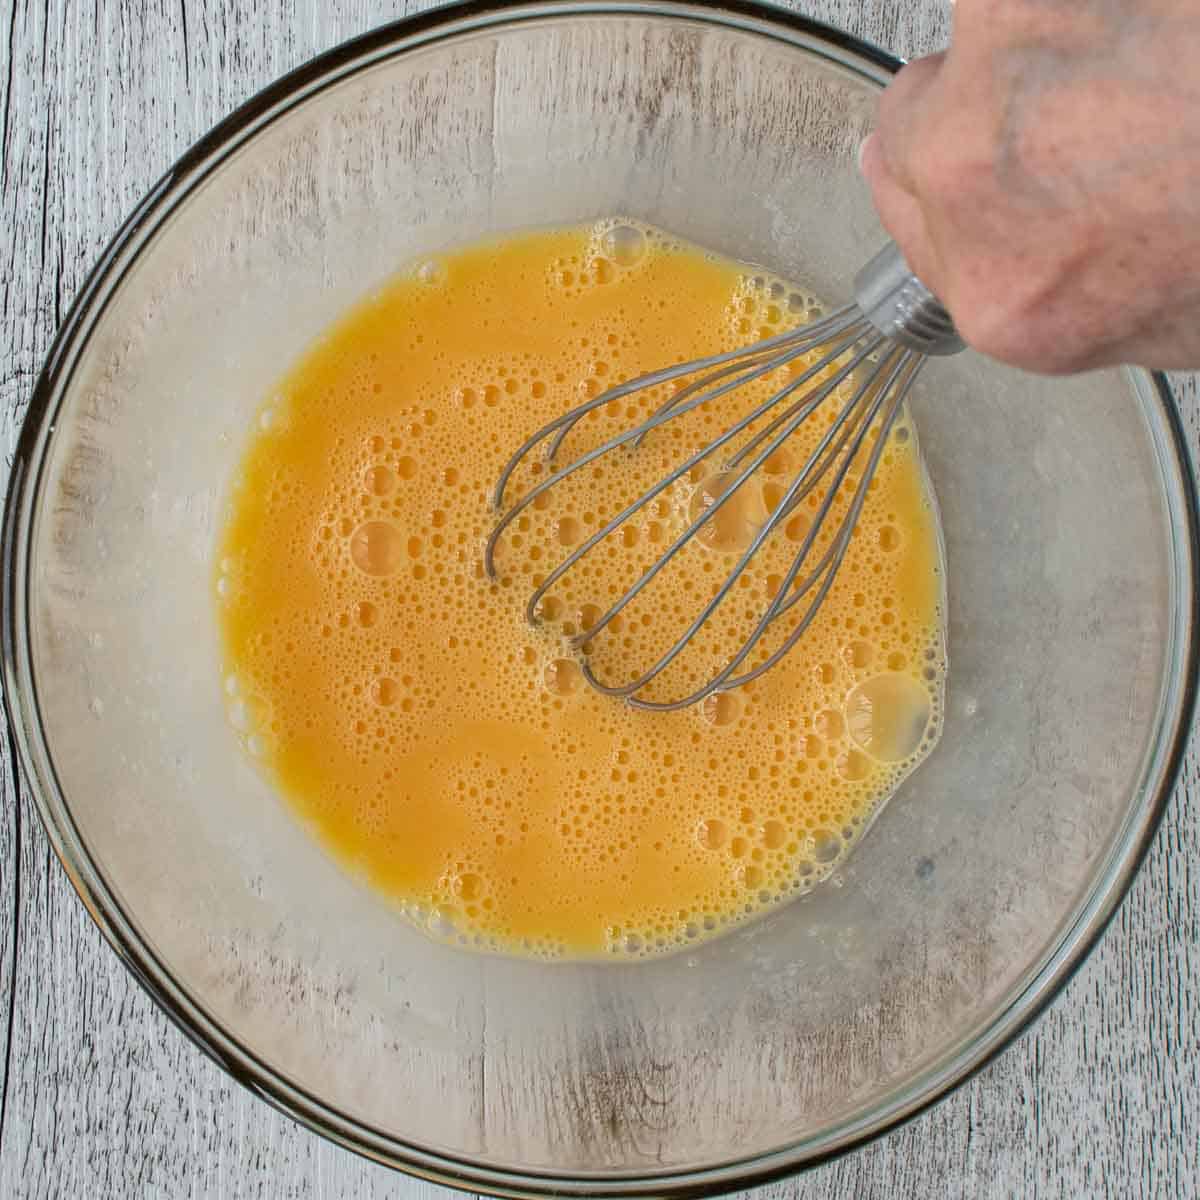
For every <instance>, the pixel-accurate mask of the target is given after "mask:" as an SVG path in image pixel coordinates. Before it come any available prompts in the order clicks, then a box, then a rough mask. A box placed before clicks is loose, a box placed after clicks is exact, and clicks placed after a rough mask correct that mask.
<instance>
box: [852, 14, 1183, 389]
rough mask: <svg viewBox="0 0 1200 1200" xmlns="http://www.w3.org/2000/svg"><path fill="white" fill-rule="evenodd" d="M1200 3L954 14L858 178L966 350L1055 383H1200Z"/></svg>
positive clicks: (889, 108)
mask: <svg viewBox="0 0 1200 1200" xmlns="http://www.w3.org/2000/svg"><path fill="white" fill-rule="evenodd" d="M1197 61H1200V0H960V2H959V4H958V5H957V8H956V11H955V16H954V31H953V38H952V44H951V47H950V49H949V50H947V51H945V52H944V53H942V54H936V55H933V56H931V57H929V58H925V59H920V60H918V61H916V62H913V63H911V64H910V65H908V66H906V67H905V68H904V69H903V70H902V71H901V72H900V73H899V74H898V75H897V76H896V79H895V81H894V82H893V83H892V85H891V86H890V87H889V88H888V89H887V91H886V92H885V93H884V95H883V97H882V100H881V103H880V107H879V114H878V120H877V123H876V128H875V131H874V133H872V134H871V136H870V137H869V138H868V139H867V141H866V142H865V143H864V145H863V148H862V157H861V162H862V170H863V174H864V175H865V177H866V179H867V182H868V184H869V185H870V187H871V190H872V194H873V197H874V200H875V205H876V207H877V209H878V211H879V215H880V218H881V220H882V221H883V224H884V227H885V228H886V229H887V231H888V232H889V233H890V234H891V236H892V237H893V238H894V239H895V240H896V242H897V243H898V244H899V246H900V248H901V250H902V251H903V252H904V255H905V257H906V258H907V260H908V262H909V265H910V266H911V267H912V268H913V270H914V271H915V272H916V273H917V275H918V276H919V277H920V278H921V279H922V280H923V281H924V282H925V283H926V285H927V286H928V287H930V288H931V289H932V290H933V291H934V292H935V293H936V294H937V295H938V296H939V298H940V299H941V300H942V302H943V303H944V304H945V305H946V307H947V308H948V309H949V310H950V312H951V314H952V315H953V317H954V319H955V322H956V324H957V325H958V328H959V330H960V332H961V333H962V335H963V337H964V338H965V340H966V341H967V342H968V343H969V344H970V345H972V346H973V347H975V348H976V349H977V350H980V351H982V352H983V353H985V354H988V355H991V356H992V357H994V358H997V359H1000V360H1002V361H1004V362H1008V363H1011V364H1013V365H1015V366H1018V367H1022V368H1025V369H1027V370H1031V371H1039V372H1044V373H1047V374H1066V373H1069V372H1074V371H1081V370H1086V369H1088V368H1092V367H1100V366H1107V365H1112V364H1116V363H1137V364H1140V365H1143V366H1149V367H1158V368H1163V369H1172V368H1180V369H1185V368H1195V367H1198V366H1200V72H1197V71H1195V70H1194V68H1193V64H1195V63H1196V62H1197Z"/></svg>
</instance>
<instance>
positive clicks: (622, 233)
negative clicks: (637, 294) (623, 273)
mask: <svg viewBox="0 0 1200 1200" xmlns="http://www.w3.org/2000/svg"><path fill="white" fill-rule="evenodd" d="M604 243H605V249H606V250H607V251H608V253H609V255H610V256H611V258H612V260H613V262H615V263H616V264H617V266H619V267H626V268H628V267H636V266H637V264H638V263H640V262H641V261H642V259H643V258H644V257H645V255H646V235H645V234H644V233H643V232H642V231H641V230H640V229H638V228H637V227H636V226H634V225H617V226H615V227H614V228H612V229H610V230H609V231H608V233H607V234H606V235H605V238H604Z"/></svg>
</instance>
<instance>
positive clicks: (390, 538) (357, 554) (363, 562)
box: [350, 521, 404, 576]
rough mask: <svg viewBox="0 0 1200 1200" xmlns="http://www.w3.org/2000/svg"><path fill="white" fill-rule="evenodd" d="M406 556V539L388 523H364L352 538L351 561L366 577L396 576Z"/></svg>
mask: <svg viewBox="0 0 1200 1200" xmlns="http://www.w3.org/2000/svg"><path fill="white" fill-rule="evenodd" d="M403 556H404V539H403V537H402V536H401V534H400V531H399V530H398V529H396V527H395V526H394V525H390V524H389V523H388V522H387V521H364V522H363V524H361V525H360V526H359V527H358V528H357V529H356V530H355V531H354V534H353V536H352V537H351V538H350V559H351V561H352V562H353V563H354V565H355V566H356V567H357V568H358V569H359V570H360V571H362V573H363V574H364V575H374V576H384V575H394V574H395V573H396V572H397V571H398V570H399V569H400V564H401V563H402V561H403Z"/></svg>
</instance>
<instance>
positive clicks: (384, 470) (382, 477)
mask: <svg viewBox="0 0 1200 1200" xmlns="http://www.w3.org/2000/svg"><path fill="white" fill-rule="evenodd" d="M363 486H364V487H365V488H366V489H367V491H368V492H370V493H371V495H373V496H386V495H387V494H388V493H389V492H390V491H391V490H392V489H393V488H394V487H395V486H396V477H395V475H393V474H392V472H391V470H390V468H388V467H372V468H371V469H370V470H369V471H368V472H367V473H366V475H365V477H364V478H363Z"/></svg>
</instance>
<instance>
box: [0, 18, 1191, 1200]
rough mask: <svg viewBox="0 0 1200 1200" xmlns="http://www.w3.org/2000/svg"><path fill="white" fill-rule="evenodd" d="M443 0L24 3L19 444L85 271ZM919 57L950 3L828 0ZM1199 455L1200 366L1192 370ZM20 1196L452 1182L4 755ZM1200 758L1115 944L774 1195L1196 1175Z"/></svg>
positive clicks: (0, 145)
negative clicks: (924, 1107) (200, 981)
mask: <svg viewBox="0 0 1200 1200" xmlns="http://www.w3.org/2000/svg"><path fill="white" fill-rule="evenodd" d="M416 7H421V6H420V5H415V4H414V5H404V4H395V3H392V4H389V3H386V2H384V0H311V2H305V0H278V2H277V3H275V4H272V5H269V6H268V5H261V4H252V3H250V2H249V0H240V2H238V0H194V2H193V0H161V2H158V0H144V2H141V3H135V2H133V0H128V2H125V3H119V2H118V0H90V2H86V3H83V2H81V3H73V2H68V0H0V80H2V88H3V91H2V93H0V230H2V231H3V237H2V239H0V306H2V307H0V312H2V317H0V322H2V329H3V337H2V339H0V347H2V349H0V355H2V357H0V442H2V444H3V449H4V457H5V461H6V463H11V457H12V448H13V445H14V442H15V438H16V431H17V429H18V428H19V425H20V421H21V417H22V415H23V412H24V409H25V405H26V403H27V401H28V397H29V391H30V387H31V385H32V380H33V378H34V374H35V372H36V370H37V368H38V366H39V364H40V362H41V360H42V358H43V356H44V354H45V351H46V349H47V347H48V344H49V341H50V338H51V336H52V334H53V332H54V329H55V328H56V327H57V325H58V323H59V322H60V321H61V319H62V315H63V313H64V311H65V308H66V306H67V305H68V304H69V302H70V299H71V297H72V296H73V295H74V294H75V292H76V291H77V289H78V288H79V286H80V283H81V281H82V279H83V276H84V273H85V272H86V270H87V269H88V267H89V265H90V264H91V262H92V261H93V260H94V258H95V257H96V255H97V254H98V252H99V251H100V249H101V248H102V246H103V245H104V243H105V242H106V241H107V240H108V239H109V237H110V236H111V235H112V233H113V232H114V230H115V229H116V228H117V226H118V225H119V223H120V221H121V220H122V218H123V217H124V215H125V214H126V213H128V212H129V211H130V209H131V208H132V207H133V205H134V203H135V202H136V200H137V199H138V198H139V197H140V196H141V194H142V193H143V192H144V191H145V190H146V188H147V187H148V186H149V185H150V184H151V182H152V181H153V180H154V179H155V178H156V177H157V176H158V175H159V174H161V173H162V172H163V171H164V170H165V169H166V168H167V167H168V166H169V165H170V163H171V162H172V161H173V160H174V158H175V157H176V156H177V155H178V154H179V153H180V152H181V151H182V150H183V149H184V148H185V147H186V146H187V145H188V144H189V143H190V142H191V141H193V140H194V139H195V138H196V137H197V136H198V135H199V134H201V133H202V132H204V131H205V130H206V129H207V128H208V127H210V126H211V125H212V124H213V123H215V122H216V121H217V120H218V119H220V118H221V117H222V116H224V115H225V114H226V113H228V112H229V111H230V110H231V109H232V108H233V107H234V106H235V105H237V104H238V103H239V102H241V101H242V100H244V99H245V98H246V97H248V96H249V95H251V94H252V93H253V92H254V91H255V90H257V89H258V88H260V87H261V86H263V85H264V84H266V83H267V82H269V81H270V80H271V79H273V78H275V77H276V76H278V75H279V74H281V73H282V72H284V71H286V70H288V69H290V68H292V67H294V66H297V65H299V64H300V63H302V62H303V61H305V60H306V59H307V58H308V57H310V56H311V55H312V54H314V53H317V52H319V51H321V50H324V49H326V48H328V47H329V46H331V45H334V44H335V43H337V42H339V41H341V40H343V39H344V38H346V37H349V36H352V35H354V34H356V33H360V32H362V31H364V30H366V29H368V28H371V27H372V26H374V25H376V24H378V23H380V22H381V21H383V20H386V19H390V18H392V17H395V16H400V15H404V14H405V12H407V11H408V10H409V9H410V8H416ZM797 7H803V8H805V10H806V11H808V12H810V13H811V14H812V15H815V16H819V17H821V18H823V19H826V20H829V21H832V22H834V23H837V24H840V25H842V26H844V27H845V28H847V29H849V30H851V31H852V32H854V33H857V34H860V35H862V36H865V37H868V38H870V39H872V40H874V41H877V42H879V43H881V44H883V45H885V46H887V47H888V48H890V49H892V50H894V51H896V52H898V53H901V54H905V55H909V54H915V53H921V52H924V51H927V50H930V49H935V48H937V47H939V46H941V45H944V44H945V41H946V39H947V37H948V21H947V14H948V12H949V7H948V4H946V3H944V2H941V0H928V2H922V3H907V2H905V0H863V2H860V3H856V2H854V0H816V2H814V3H810V4H807V5H800V6H797ZM1174 382H1175V385H1176V388H1177V394H1178V396H1179V401H1180V406H1181V409H1182V411H1183V414H1184V418H1185V422H1186V424H1187V429H1188V436H1189V441H1190V444H1191V446H1192V447H1193V450H1195V449H1196V448H1197V447H1198V446H1200V387H1198V384H1197V378H1196V377H1195V376H1179V377H1177V378H1176V379H1175V381H1174ZM0 779H2V782H3V793H4V804H3V809H2V811H0V1097H2V1099H0V1196H3V1197H9V1196H13V1197H49V1196H89V1197H125V1196H153V1197H297V1198H308V1197H314V1198H315V1197H321V1198H322V1200H334V1198H343V1197H345V1198H350V1197H355V1198H359V1197H362V1198H366V1197H377V1196H385V1195H388V1196H394V1195H404V1196H412V1197H416V1196H418V1195H420V1194H422V1193H429V1194H432V1193H433V1192H437V1191H440V1190H441V1189H435V1188H432V1187H430V1186H428V1185H425V1184H421V1183H417V1182H415V1181H411V1180H407V1179H405V1178H404V1177H402V1176H398V1175H395V1174H393V1173H392V1172H389V1171H386V1170H384V1169H382V1168H379V1167H376V1166H373V1165H371V1164H368V1163H366V1162H364V1161H362V1160H359V1159H357V1158H355V1157H354V1156H352V1155H350V1154H348V1153H346V1152H344V1151H341V1150H339V1149H336V1148H335V1147H333V1146H331V1145H330V1144H328V1143H326V1142H324V1141H322V1140H321V1139H319V1138H317V1137H315V1136H313V1135H311V1134H309V1133H307V1132H305V1131H303V1130H302V1129H300V1128H299V1127H298V1126H296V1125H295V1124H293V1123H292V1122H291V1121H290V1120H288V1119H286V1118H284V1117H282V1116H280V1115H278V1114H277V1113H275V1112H274V1111H272V1110H271V1109H269V1108H268V1107H267V1106H266V1105H264V1104H263V1103H261V1102H260V1101H258V1100H257V1099H255V1098H254V1097H252V1096H251V1095H250V1094H249V1093H247V1092H246V1091H244V1090H243V1089H242V1088H241V1087H239V1086H238V1085H237V1084H235V1083H233V1082H232V1081H231V1080H230V1079H229V1078H228V1077H226V1076H225V1075H224V1074H223V1073H222V1072H220V1071H219V1070H218V1069H217V1068H216V1067H215V1066H213V1065H212V1064H211V1063H210V1062H209V1061H208V1060H207V1059H205V1058H204V1057H203V1056H202V1055H201V1054H200V1053H199V1052H198V1051H196V1050H195V1049H194V1048H193V1047H192V1046H191V1045H190V1043H188V1042H187V1041H186V1039H185V1038H184V1037H183V1036H182V1035H181V1034H180V1033H179V1032H178V1031H177V1030H176V1029H175V1028H174V1027H173V1026H172V1025H170V1023H169V1022H168V1021H167V1019H166V1018H165V1017H164V1016H163V1015H162V1014H161V1013H160V1012H159V1011H158V1010H157V1009H156V1008H155V1007H154V1006H153V1005H152V1004H151V1003H150V1001H149V1000H148V999H147V998H146V997H145V995H144V994H143V993H142V992H141V990H140V989H139V988H138V987H137V986H136V985H135V984H134V982H133V980H132V979H131V978H130V976H129V975H128V974H127V973H126V972H125V970H124V968H123V967H122V966H121V965H120V964H119V963H118V961H117V959H116V957H115V956H114V955H113V954H112V953H111V951H110V950H109V949H108V948H107V946H106V945H105V944H104V943H103V941H102V939H101V937H100V935H99V933H98V932H97V930H96V929H95V927H94V926H93V925H92V922H91V920H90V919H89V918H88V916H87V914H86V912H85V911H84V909H83V907H82V905H81V904H80V903H79V901H78V900H77V898H76V896H75V894H74V892H73V891H72V889H71V887H70V885H69V884H68V882H67V880H66V878H65V876H64V874H63V872H62V871H61V869H60V868H59V867H58V865H57V863H56V861H55V860H54V858H53V855H52V854H51V852H50V849H49V846H48V843H47V841H46V839H45V837H44V836H43V834H42V831H41V829H40V826H39V825H38V822H37V818H36V815H35V813H34V811H33V808H32V806H31V804H30V802H29V799H28V797H27V796H25V795H24V794H23V793H22V791H21V788H20V785H19V783H18V781H17V780H16V779H14V778H13V777H12V774H11V772H10V770H9V768H8V765H7V760H6V759H5V760H3V761H0ZM1197 799H1200V758H1198V757H1197V755H1196V753H1195V752H1192V753H1190V754H1189V756H1188V759H1187V762H1186V765H1185V770H1184V775H1183V778H1182V780H1181V783H1180V786H1179V789H1178V791H1177V793H1176V795H1175V798H1174V802H1173V804H1172V806H1171V810H1170V812H1169V814H1168V816H1167V819H1166V821H1165V823H1164V826H1163V829H1162V832H1161V834H1160V835H1159V837H1158V839H1157V841H1156V843H1155V845H1154V847H1153V849H1152V851H1151V853H1150V855H1149V858H1148V860H1147V863H1146V867H1145V869H1144V870H1143V872H1142V874H1141V876H1140V878H1139V880H1138V882H1137V883H1136V884H1135V886H1134V888H1133V891H1132V893H1131V895H1130V896H1129V899H1128V900H1127V901H1126V903H1125V904H1124V905H1123V906H1122V908H1121V910H1120V913H1119V914H1118V917H1117V919H1116V920H1115V921H1114V923H1113V926H1112V928H1111V929H1110V930H1109V932H1108V934H1107V935H1106V937H1105V938H1104V940H1103V942H1102V944H1101V946H1100V947H1099V949H1098V950H1097V952H1096V953H1095V954H1094V955H1093V956H1092V958H1091V959H1090V961H1089V962H1088V963H1087V964H1086V966H1085V967H1084V968H1083V969H1082V970H1081V971H1080V973H1079V974H1078V975H1077V977H1076V978H1075V979H1074V981H1073V982H1072V983H1071V984H1070V986H1069V987H1068V988H1067V989H1066V991H1065V993H1064V994H1063V996H1062V997H1061V998H1060V999H1059V1001H1058V1003H1057V1004H1056V1005H1055V1007H1054V1008H1053V1010H1052V1011H1051V1012H1050V1013H1049V1014H1048V1015H1047V1016H1046V1017H1045V1019H1043V1020H1042V1021H1041V1022H1040V1023H1039V1024H1038V1025H1037V1027H1036V1028H1035V1029H1034V1030H1033V1031H1032V1032H1030V1033H1029V1034H1027V1035H1026V1036H1025V1037H1024V1038H1023V1039H1022V1040H1021V1041H1020V1042H1019V1043H1018V1044H1017V1045H1016V1046H1014V1047H1013V1048H1012V1049H1010V1050H1009V1051H1008V1053H1006V1054H1005V1055H1004V1056H1002V1057H1001V1058H1000V1059H999V1060H998V1061H997V1062H996V1063H995V1064H993V1065H992V1066H991V1067H990V1068H989V1069H988V1070H986V1071H984V1072H983V1073H982V1074H981V1075H980V1076H978V1077H977V1078H975V1079H974V1080H972V1081H971V1082H970V1083H969V1084H967V1085H966V1086H965V1087H963V1088H962V1089H960V1090H959V1091H958V1092H957V1093H956V1094H955V1095H953V1096H952V1097H950V1098H949V1099H948V1100H947V1101H946V1102H944V1103H943V1104H942V1105H940V1106H939V1107H937V1108H936V1109H934V1110H933V1111H932V1112H930V1113H927V1114H925V1115H924V1116H922V1117H920V1118H918V1119H917V1120H916V1121H914V1122H912V1123H911V1124H910V1125H908V1126H907V1127H905V1128H904V1129H902V1130H900V1131H898V1132H897V1133H895V1134H893V1135H892V1136H890V1137H888V1138H885V1139H883V1140H882V1141H880V1142H878V1143H876V1144H875V1145H873V1146H871V1147H870V1148H868V1149H866V1150H864V1151H862V1152H860V1153H857V1154H855V1155H852V1156H850V1157H848V1158H845V1159H843V1160H841V1161H839V1162H837V1163H835V1164H833V1165H831V1166H828V1167H826V1168H823V1169H820V1170H818V1171H815V1172H812V1173H810V1174H808V1175H806V1176H803V1177H801V1178H799V1179H796V1180H793V1181H790V1182H787V1183H783V1184H779V1185H775V1186H774V1187H771V1188H768V1189H764V1192H763V1194H764V1196H765V1195H766V1194H770V1195H772V1196H777V1197H779V1198H780V1200H782V1198H783V1197H787V1198H788V1200H792V1198H797V1200H798V1198H800V1197H817V1196H826V1195H847V1196H855V1197H883V1198H887V1200H893V1198H899V1197H924V1196H928V1195H946V1196H952V1197H960V1196H962V1197H968V1196H969V1197H1009V1196H1059V1195H1061V1196H1093V1195H1111V1196H1186V1195H1193V1194H1195V1193H1196V1191H1197V1188H1198V1186H1200V1185H1198V1182H1197V1181H1198V1179H1200V1175H1198V1174H1197V1165H1196V1160H1197V1157H1198V1150H1200V993H1198V991H1197V987H1196V981H1197V980H1200V870H1197V868H1196V866H1195V864H1196V863H1197V862H1198V861H1200V859H1198V857H1197V855H1198V852H1200V816H1198V815H1197V806H1196V801H1197Z"/></svg>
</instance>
